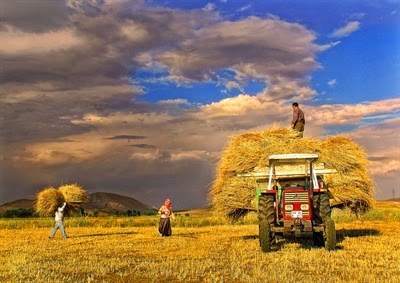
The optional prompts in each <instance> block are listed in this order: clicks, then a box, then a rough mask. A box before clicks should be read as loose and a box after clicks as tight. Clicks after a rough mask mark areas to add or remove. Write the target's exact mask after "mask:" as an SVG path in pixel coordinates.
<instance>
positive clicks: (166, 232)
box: [158, 199, 175, 237]
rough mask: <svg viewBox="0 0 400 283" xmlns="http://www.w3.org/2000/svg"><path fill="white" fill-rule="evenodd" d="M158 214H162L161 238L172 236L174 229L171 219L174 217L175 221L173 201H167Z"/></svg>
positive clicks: (159, 230)
mask: <svg viewBox="0 0 400 283" xmlns="http://www.w3.org/2000/svg"><path fill="white" fill-rule="evenodd" d="M158 214H161V217H160V224H159V226H158V232H160V234H161V236H163V237H168V236H171V235H172V229H171V220H170V217H172V219H175V217H174V214H173V212H172V208H171V201H170V200H169V199H166V200H165V202H164V204H163V205H162V206H161V207H160V209H159V210H158Z"/></svg>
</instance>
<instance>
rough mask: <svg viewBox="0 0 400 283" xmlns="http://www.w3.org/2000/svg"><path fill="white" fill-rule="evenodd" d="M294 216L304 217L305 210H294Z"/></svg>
mask: <svg viewBox="0 0 400 283" xmlns="http://www.w3.org/2000/svg"><path fill="white" fill-rule="evenodd" d="M292 218H303V211H295V210H294V211H292Z"/></svg>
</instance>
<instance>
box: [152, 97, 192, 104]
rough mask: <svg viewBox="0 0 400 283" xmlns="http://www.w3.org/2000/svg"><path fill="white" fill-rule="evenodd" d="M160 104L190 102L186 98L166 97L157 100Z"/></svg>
mask: <svg viewBox="0 0 400 283" xmlns="http://www.w3.org/2000/svg"><path fill="white" fill-rule="evenodd" d="M157 103H158V104H162V105H189V104H190V103H189V102H188V101H187V99H182V98H177V99H166V100H160V101H158V102H157Z"/></svg>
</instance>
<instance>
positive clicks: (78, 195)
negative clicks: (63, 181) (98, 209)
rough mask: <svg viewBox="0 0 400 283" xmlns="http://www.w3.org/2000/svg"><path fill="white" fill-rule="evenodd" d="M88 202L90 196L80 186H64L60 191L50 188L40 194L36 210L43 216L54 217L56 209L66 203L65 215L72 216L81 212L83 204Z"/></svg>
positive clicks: (36, 201)
mask: <svg viewBox="0 0 400 283" xmlns="http://www.w3.org/2000/svg"><path fill="white" fill-rule="evenodd" d="M88 201H89V196H88V194H87V193H86V191H85V190H84V189H83V188H82V187H80V186H79V185H78V184H70V185H62V186H60V187H59V188H58V189H55V188H53V187H50V188H46V189H44V190H42V191H41V192H39V193H38V195H37V197H36V200H35V206H34V209H35V211H36V212H37V213H38V214H39V215H41V216H52V215H54V212H55V211H56V209H57V208H58V207H59V206H62V204H63V203H64V202H66V203H67V206H66V208H65V210H64V214H65V215H70V214H71V213H72V212H77V211H79V210H80V208H81V204H82V203H86V202H88Z"/></svg>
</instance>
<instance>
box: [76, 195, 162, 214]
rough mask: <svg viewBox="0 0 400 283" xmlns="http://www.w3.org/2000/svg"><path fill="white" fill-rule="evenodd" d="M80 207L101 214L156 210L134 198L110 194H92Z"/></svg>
mask: <svg viewBox="0 0 400 283" xmlns="http://www.w3.org/2000/svg"><path fill="white" fill-rule="evenodd" d="M82 207H83V208H84V209H85V210H97V211H101V212H115V211H127V210H136V211H149V210H156V208H155V207H152V206H149V205H147V204H144V203H142V202H140V201H138V200H136V199H134V198H130V197H127V196H121V195H117V194H112V193H93V194H91V195H90V201H89V202H88V203H85V204H83V205H82Z"/></svg>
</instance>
